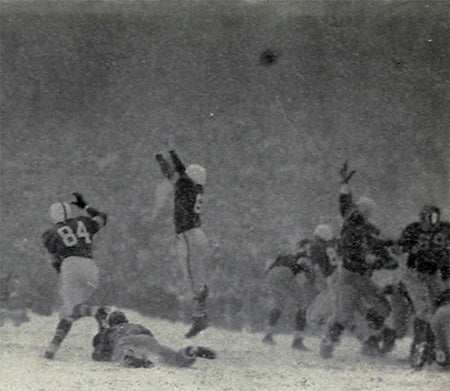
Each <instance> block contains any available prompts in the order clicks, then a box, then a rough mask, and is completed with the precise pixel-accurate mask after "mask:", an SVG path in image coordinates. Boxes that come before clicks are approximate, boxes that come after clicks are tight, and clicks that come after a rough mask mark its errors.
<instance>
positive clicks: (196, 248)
mask: <svg viewBox="0 0 450 391" xmlns="http://www.w3.org/2000/svg"><path fill="white" fill-rule="evenodd" d="M183 235H184V237H185V240H186V245H187V258H186V267H187V271H188V276H189V279H190V284H191V289H192V295H193V300H194V306H193V311H192V327H191V329H190V330H189V331H188V332H187V333H186V338H192V337H194V336H196V335H197V334H198V333H199V332H201V331H203V330H204V329H206V328H207V327H208V323H209V320H208V315H207V298H208V293H209V291H208V285H207V276H206V270H207V269H206V264H205V263H206V260H207V258H208V256H209V250H210V248H209V241H208V239H207V238H206V235H205V234H204V232H203V230H201V229H200V228H194V229H191V230H189V231H186V232H184V233H183Z"/></svg>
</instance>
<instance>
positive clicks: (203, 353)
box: [194, 346, 217, 360]
mask: <svg viewBox="0 0 450 391" xmlns="http://www.w3.org/2000/svg"><path fill="white" fill-rule="evenodd" d="M194 349H195V356H196V357H200V358H206V359H207V360H214V359H216V358H217V353H216V352H215V351H214V350H212V349H210V348H206V347H204V346H196V347H195V348H194Z"/></svg>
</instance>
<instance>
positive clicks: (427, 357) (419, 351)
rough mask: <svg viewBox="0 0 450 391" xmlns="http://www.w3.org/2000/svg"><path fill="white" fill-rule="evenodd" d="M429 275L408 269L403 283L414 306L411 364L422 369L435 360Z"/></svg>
mask: <svg viewBox="0 0 450 391" xmlns="http://www.w3.org/2000/svg"><path fill="white" fill-rule="evenodd" d="M430 278H432V277H431V276H429V275H426V274H424V273H418V272H417V271H415V270H412V269H408V270H407V271H406V272H405V274H404V276H403V279H402V280H403V283H404V284H405V287H406V289H407V292H408V294H409V296H410V298H411V301H412V303H413V307H414V326H413V330H414V338H413V343H412V345H411V352H410V359H411V366H412V367H413V368H415V369H421V368H422V367H423V366H424V365H425V364H426V363H430V362H432V361H433V360H434V333H433V331H432V329H431V325H430V322H431V318H432V314H433V299H432V297H431V294H430V287H429V284H430V281H429V280H430Z"/></svg>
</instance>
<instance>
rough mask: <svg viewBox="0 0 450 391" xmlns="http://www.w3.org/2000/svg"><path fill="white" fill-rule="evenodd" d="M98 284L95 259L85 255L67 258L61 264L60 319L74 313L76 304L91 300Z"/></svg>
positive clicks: (59, 284) (59, 286) (59, 285)
mask: <svg viewBox="0 0 450 391" xmlns="http://www.w3.org/2000/svg"><path fill="white" fill-rule="evenodd" d="M98 284H99V271H98V268H97V265H96V264H95V262H94V260H92V259H90V258H83V257H67V258H65V259H64V261H63V263H62V265H61V272H60V275H59V283H58V288H59V295H60V297H61V300H62V306H61V309H60V312H59V317H60V319H62V318H65V317H68V316H70V315H72V313H73V308H74V307H75V306H76V305H78V304H82V303H85V302H86V301H87V300H89V298H90V297H91V296H92V294H93V293H94V292H95V291H96V289H97V287H98Z"/></svg>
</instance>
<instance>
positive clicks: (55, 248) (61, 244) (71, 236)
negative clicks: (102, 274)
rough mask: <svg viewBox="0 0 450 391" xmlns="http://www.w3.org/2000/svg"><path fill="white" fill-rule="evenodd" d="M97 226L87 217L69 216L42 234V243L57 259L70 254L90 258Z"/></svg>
mask: <svg viewBox="0 0 450 391" xmlns="http://www.w3.org/2000/svg"><path fill="white" fill-rule="evenodd" d="M99 228H100V227H99V224H98V223H97V222H96V221H94V220H93V219H91V218H89V217H86V216H78V217H75V218H70V219H67V220H65V221H64V222H60V223H57V224H55V225H54V226H53V227H52V228H50V229H49V230H47V231H46V232H45V233H44V234H43V241H44V245H45V247H46V248H47V250H48V251H49V253H50V254H52V255H53V256H54V257H56V258H57V259H59V260H63V259H64V258H67V257H70V256H78V257H86V258H92V238H93V236H94V234H95V233H97V232H98V230H99Z"/></svg>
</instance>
